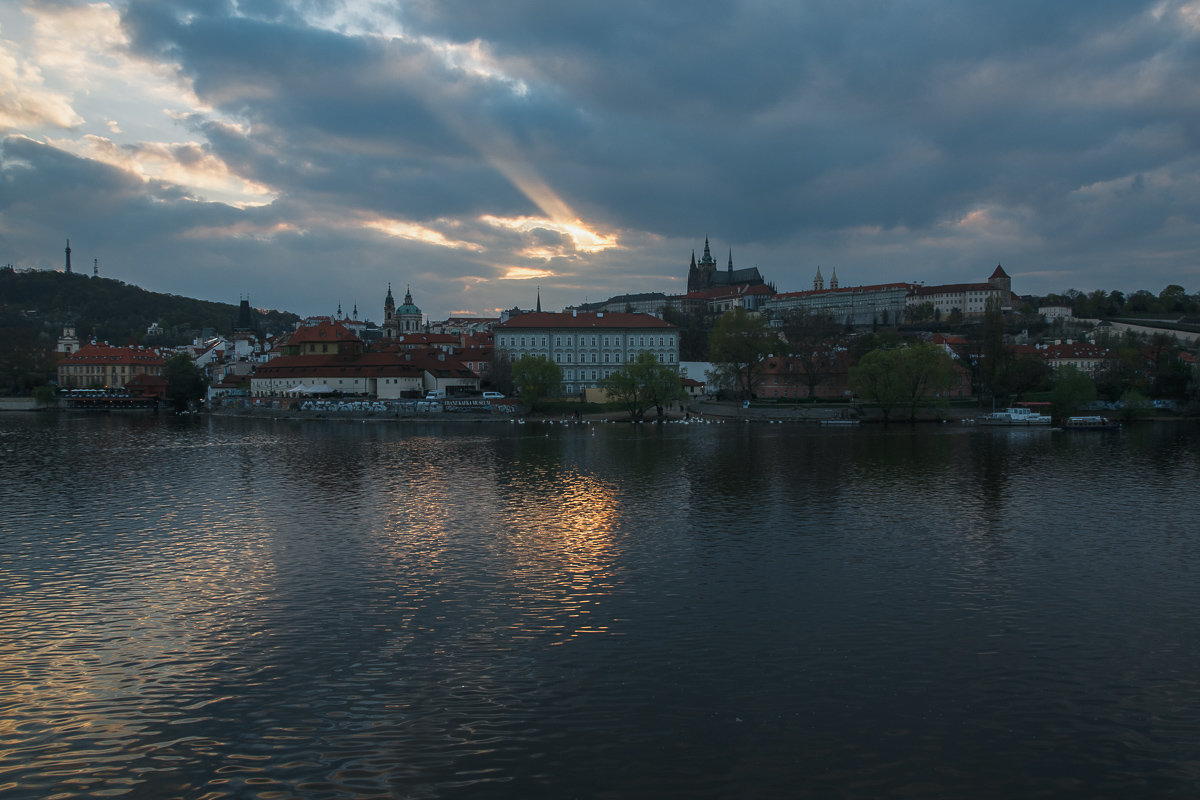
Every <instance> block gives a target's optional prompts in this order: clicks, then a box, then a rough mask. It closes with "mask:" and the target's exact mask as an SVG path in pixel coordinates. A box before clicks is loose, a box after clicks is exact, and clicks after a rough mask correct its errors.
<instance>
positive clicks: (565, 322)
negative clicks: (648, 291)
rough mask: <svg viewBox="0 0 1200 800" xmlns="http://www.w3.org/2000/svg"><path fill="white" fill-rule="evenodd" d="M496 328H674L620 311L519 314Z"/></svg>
mask: <svg viewBox="0 0 1200 800" xmlns="http://www.w3.org/2000/svg"><path fill="white" fill-rule="evenodd" d="M496 327H497V328H506V329H523V328H674V327H675V326H674V325H672V324H671V323H669V322H667V321H665V320H662V319H659V318H658V317H655V316H652V315H650V314H627V313H624V312H620V311H601V312H598V313H596V312H585V313H580V314H556V313H552V312H548V311H535V312H533V313H531V314H520V315H518V316H515V317H513V318H511V319H510V320H509V321H508V322H502V323H500V324H499V325H497V326H496Z"/></svg>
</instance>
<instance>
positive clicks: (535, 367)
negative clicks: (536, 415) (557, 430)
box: [512, 355, 563, 411]
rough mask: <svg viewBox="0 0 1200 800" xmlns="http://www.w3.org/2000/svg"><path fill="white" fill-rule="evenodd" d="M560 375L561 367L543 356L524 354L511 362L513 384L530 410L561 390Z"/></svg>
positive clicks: (561, 372) (535, 408)
mask: <svg viewBox="0 0 1200 800" xmlns="http://www.w3.org/2000/svg"><path fill="white" fill-rule="evenodd" d="M562 377H563V371H562V367H560V366H559V365H558V364H555V363H554V362H553V361H551V360H550V359H548V358H546V357H545V356H534V355H524V356H521V357H520V358H518V359H517V360H516V361H514V362H513V364H512V382H513V385H514V386H516V387H517V389H518V391H519V392H520V394H521V402H522V403H524V404H525V405H527V406H529V410H530V411H536V410H537V407H538V404H539V403H540V402H541V401H542V400H544V399H545V398H547V397H553V396H555V395H557V394H558V393H559V392H560V391H561V389H562Z"/></svg>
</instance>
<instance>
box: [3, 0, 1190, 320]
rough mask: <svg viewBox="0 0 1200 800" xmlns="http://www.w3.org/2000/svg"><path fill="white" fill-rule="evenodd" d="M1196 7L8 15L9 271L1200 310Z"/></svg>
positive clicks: (444, 3)
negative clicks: (697, 285) (990, 285)
mask: <svg viewBox="0 0 1200 800" xmlns="http://www.w3.org/2000/svg"><path fill="white" fill-rule="evenodd" d="M1198 62H1200V0H1164V1H1163V2H1135V1H1134V0H1119V1H1113V0H1092V2H1088V3H1045V2H1043V0H1006V2H1003V3H996V2H974V1H973V0H959V1H956V2H953V3H947V2H944V0H907V1H905V2H901V1H900V0H889V1H885V0H869V1H868V0H820V1H814V2H804V1H802V0H780V2H774V1H773V0H691V1H690V2H688V3H651V2H646V1H645V0H604V1H603V2H583V1H582V0H581V1H580V2H563V0H441V1H439V0H387V1H386V2H385V1H384V0H291V1H290V2H289V1H287V0H95V1H94V2H76V1H75V0H18V1H17V2H11V0H10V2H5V3H2V4H0V264H13V265H14V266H16V267H17V268H30V267H33V268H42V269H62V267H63V261H64V252H63V250H64V247H65V246H66V240H67V239H70V241H71V248H72V265H73V267H74V269H75V270H77V271H82V272H86V273H89V274H90V273H91V271H92V268H93V266H94V264H95V261H94V259H98V262H99V271H100V274H101V276H103V277H109V278H116V279H119V280H123V281H125V282H127V283H132V284H136V285H138V286H142V287H144V288H147V289H150V290H152V291H160V292H169V293H174V294H180V295H185V296H191V297H200V298H203V299H210V300H219V301H223V302H231V303H236V302H238V301H239V300H240V299H241V298H243V297H249V298H250V300H251V303H252V304H253V305H254V306H256V307H260V308H274V309H281V310H287V311H294V312H296V313H299V314H302V315H309V314H333V313H335V312H336V309H337V307H338V306H339V305H340V306H341V307H342V308H343V311H344V313H349V312H350V311H351V310H353V309H354V308H355V307H357V308H358V310H359V317H360V318H362V319H370V320H373V321H376V322H377V321H379V320H380V319H381V317H382V306H383V298H384V295H385V294H386V292H387V288H388V285H389V283H390V285H391V286H392V289H393V292H394V293H395V294H396V295H397V301H398V302H399V301H400V300H401V299H402V297H403V293H404V291H405V289H406V288H408V287H411V291H412V296H413V300H414V301H415V303H416V304H417V305H418V306H420V307H421V308H422V310H423V311H424V312H425V313H426V315H427V316H428V317H429V318H431V319H444V318H446V317H448V316H450V315H452V314H455V315H459V314H472V315H484V316H495V315H496V314H497V313H498V310H500V309H506V308H512V307H515V306H516V307H523V308H531V307H532V306H533V305H534V303H535V302H536V297H537V293H538V292H539V291H540V293H541V298H542V304H543V307H544V308H546V309H548V310H551V309H559V308H563V307H565V306H569V305H573V304H578V303H582V302H586V301H596V300H602V299H606V298H608V297H610V296H613V295H617V294H623V293H635V292H665V293H668V294H679V293H683V292H684V291H686V280H687V267H688V264H689V261H690V259H691V256H692V253H693V251H695V252H696V253H697V255H699V254H700V251H702V250H703V247H704V242H705V239H706V238H707V239H708V240H710V241H711V244H712V251H713V255H714V256H715V257H716V259H717V261H718V263H719V264H720V265H721V266H722V267H724V266H726V265H727V262H728V260H729V258H730V254H732V258H733V261H734V266H735V268H739V269H740V268H743V267H758V268H759V270H760V272H761V273H762V274H763V276H764V277H765V278H766V279H767V280H768V281H770V282H772V283H773V284H774V285H775V286H776V287H777V288H778V290H779V291H797V290H802V289H808V288H811V287H812V279H813V276H814V274H815V272H816V270H817V268H818V267H819V268H820V269H821V271H822V274H823V275H824V276H825V278H826V279H828V278H829V277H830V275H831V273H832V271H833V270H836V271H837V275H838V278H839V280H840V282H841V285H842V286H852V285H865V284H874V283H890V282H897V281H909V282H925V283H927V284H937V283H961V282H976V281H984V280H986V278H987V277H988V276H989V275H990V274H991V272H992V271H993V270H994V269H995V267H996V265H997V264H1001V265H1003V267H1004V269H1005V271H1006V272H1008V273H1009V274H1010V275H1011V276H1012V277H1013V290H1014V291H1015V292H1017V293H1018V294H1047V293H1050V292H1063V291H1066V290H1068V289H1078V290H1081V291H1091V290H1094V289H1105V290H1112V289H1119V290H1121V291H1126V292H1129V291H1133V290H1136V289H1149V290H1151V291H1153V292H1155V293H1156V294H1157V293H1158V292H1159V291H1161V290H1162V289H1163V288H1164V287H1165V286H1167V285H1168V284H1179V285H1181V286H1183V287H1184V288H1185V289H1186V291H1188V292H1189V293H1195V292H1198V291H1200V78H1198V77H1197V76H1200V63H1198Z"/></svg>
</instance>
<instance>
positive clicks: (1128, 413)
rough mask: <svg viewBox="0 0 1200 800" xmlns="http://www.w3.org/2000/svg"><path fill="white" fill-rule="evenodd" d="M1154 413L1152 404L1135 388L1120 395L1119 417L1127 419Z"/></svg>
mask: <svg viewBox="0 0 1200 800" xmlns="http://www.w3.org/2000/svg"><path fill="white" fill-rule="evenodd" d="M1153 413H1154V404H1153V403H1151V402H1150V400H1149V399H1148V398H1147V397H1146V396H1145V395H1144V394H1142V393H1141V392H1139V391H1138V390H1137V389H1130V390H1129V391H1128V392H1126V393H1125V394H1123V395H1121V411H1120V415H1121V419H1123V420H1126V421H1129V420H1134V419H1140V418H1142V417H1149V416H1151V415H1152V414H1153Z"/></svg>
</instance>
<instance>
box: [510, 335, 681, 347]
mask: <svg viewBox="0 0 1200 800" xmlns="http://www.w3.org/2000/svg"><path fill="white" fill-rule="evenodd" d="M549 338H550V337H549V336H516V335H510V336H500V337H498V342H497V347H539V346H541V347H547V346H548V340H549ZM589 338H590V339H591V341H590V343H589V341H588V339H589ZM655 338H657V339H658V345H657V346H658V347H674V346H675V337H674V336H658V337H655V336H638V337H637V342H636V343H635V342H634V337H633V335H620V336H616V335H614V336H597V335H595V334H592V335H591V336H590V337H589V336H587V335H579V336H572V335H567V336H555V337H554V346H555V347H562V346H563V343H564V340H565V342H566V346H567V347H588V346H591V347H597V346H603V347H609V346H616V347H633V346H635V345H636V346H638V347H654V346H655V344H654V340H655ZM539 339H540V340H541V341H540V342H539V341H538V340H539ZM647 339H649V343H647V341H646V340H647ZM600 340H603V344H602V345H600V344H599V341H600ZM610 340H611V341H610Z"/></svg>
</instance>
